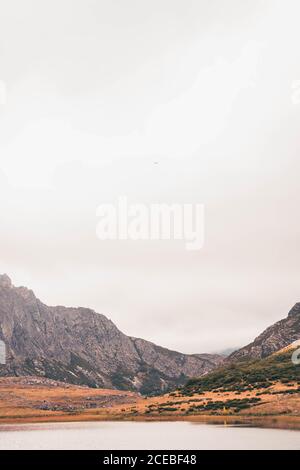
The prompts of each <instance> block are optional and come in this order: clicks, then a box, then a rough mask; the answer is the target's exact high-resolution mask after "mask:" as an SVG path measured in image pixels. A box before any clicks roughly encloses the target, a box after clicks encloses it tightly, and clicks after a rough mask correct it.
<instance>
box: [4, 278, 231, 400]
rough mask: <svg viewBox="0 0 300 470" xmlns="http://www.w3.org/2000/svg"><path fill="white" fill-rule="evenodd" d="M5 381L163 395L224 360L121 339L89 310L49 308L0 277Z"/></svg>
mask: <svg viewBox="0 0 300 470" xmlns="http://www.w3.org/2000/svg"><path fill="white" fill-rule="evenodd" d="M0 340H3V341H4V342H5V344H6V358H7V363H6V365H5V366H3V365H0V375H1V376H27V375H29V376H32V375H35V376H42V377H47V378H50V379H54V380H60V381H65V382H69V383H71V384H78V385H88V386H92V387H105V388H118V389H124V390H137V391H139V392H141V393H149V394H153V393H159V392H162V391H167V390H170V389H172V388H175V387H177V386H178V385H181V384H183V383H185V381H186V380H187V378H189V377H193V376H201V375H203V374H205V373H207V372H209V371H210V370H211V369H213V368H214V367H215V366H216V365H218V364H220V362H221V361H222V360H223V358H222V356H219V355H210V354H195V355H187V354H181V353H178V352H175V351H170V350H168V349H165V348H162V347H159V346H156V345H155V344H153V343H151V342H149V341H145V340H142V339H137V338H132V337H129V336H126V335H125V334H123V333H122V332H121V331H120V330H119V329H118V328H117V327H116V326H115V325H114V323H112V321H110V320H109V319H108V318H106V317H105V316H104V315H101V314H98V313H96V312H94V311H93V310H90V309H87V308H66V307H62V306H57V307H48V306H47V305H45V304H43V303H42V302H41V301H40V300H38V299H37V298H36V297H35V295H34V293H33V292H32V291H31V290H29V289H27V288H25V287H14V286H13V285H12V283H11V281H10V279H9V277H8V276H7V275H2V276H0Z"/></svg>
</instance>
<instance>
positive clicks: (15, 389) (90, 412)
mask: <svg viewBox="0 0 300 470" xmlns="http://www.w3.org/2000/svg"><path fill="white" fill-rule="evenodd" d="M22 380H23V381H22ZM22 380H19V379H14V380H10V379H0V424H1V423H17V422H42V421H47V422H48V421H55V422H59V421H64V422H65V421H100V420H189V421H204V422H211V423H215V422H221V423H224V422H225V423H228V424H229V423H243V422H244V423H245V422H247V423H250V422H251V423H253V422H255V423H256V424H257V425H263V424H264V425H268V426H278V427H293V428H300V394H298V393H295V394H288V393H280V394H275V395H274V394H273V395H272V394H271V393H270V392H288V391H289V390H291V389H296V388H297V384H294V386H293V387H291V386H289V387H287V386H286V385H284V384H281V383H278V384H276V385H273V386H272V387H270V389H268V393H267V394H263V395H260V396H259V398H261V401H260V402H259V403H258V404H255V405H253V406H252V405H251V406H250V407H249V408H247V409H243V410H241V411H239V412H238V413H237V412H235V411H234V410H232V409H227V408H226V404H225V402H226V400H232V399H238V400H241V399H244V398H247V399H251V398H254V397H257V393H260V392H265V390H263V389H262V390H255V391H247V392H240V393H236V392H205V393H203V394H195V395H193V396H192V397H187V396H181V395H180V392H177V393H176V394H175V395H174V394H166V395H163V396H160V397H152V398H143V397H141V396H139V395H138V394H136V393H133V392H123V391H118V390H104V389H90V388H86V387H79V386H78V387H77V386H72V385H65V384H59V383H55V382H53V384H50V385H49V384H39V383H38V384H35V383H31V384H27V383H26V380H25V381H24V379H22ZM54 384H55V385H54ZM217 401H221V402H224V407H223V408H221V409H219V410H218V411H217V412H216V411H214V412H208V411H202V410H197V409H196V410H193V411H192V412H191V411H190V408H191V407H193V406H195V405H196V406H199V405H202V404H204V405H205V404H207V403H214V402H217ZM42 408H47V409H42Z"/></svg>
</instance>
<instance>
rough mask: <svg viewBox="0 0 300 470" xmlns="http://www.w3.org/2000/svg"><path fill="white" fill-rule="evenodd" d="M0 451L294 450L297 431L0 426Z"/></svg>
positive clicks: (169, 425)
mask: <svg viewBox="0 0 300 470" xmlns="http://www.w3.org/2000/svg"><path fill="white" fill-rule="evenodd" d="M0 449H1V450H3V449H34V450H38V449H42V450H44V449H52V450H54V449H92V450H101V449H107V450H116V449H120V450H125V449H146V450H155V449H168V450H176V449H187V450H189V449H199V450H202V449H298V450H299V449H300V431H293V430H281V429H265V428H254V427H241V426H221V425H210V424H202V423H190V422H97V423H95V422H92V423H58V424H57V423H50V424H49V423H47V424H23V425H21V424H20V425H1V426H0Z"/></svg>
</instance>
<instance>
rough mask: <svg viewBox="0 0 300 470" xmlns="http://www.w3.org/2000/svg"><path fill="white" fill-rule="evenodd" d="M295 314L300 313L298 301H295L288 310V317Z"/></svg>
mask: <svg viewBox="0 0 300 470" xmlns="http://www.w3.org/2000/svg"><path fill="white" fill-rule="evenodd" d="M295 315H300V302H297V303H296V304H295V305H294V307H293V308H292V309H291V310H290V311H289V315H288V316H289V317H293V316H295Z"/></svg>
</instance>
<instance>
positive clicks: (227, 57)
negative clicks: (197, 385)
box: [0, 0, 300, 352]
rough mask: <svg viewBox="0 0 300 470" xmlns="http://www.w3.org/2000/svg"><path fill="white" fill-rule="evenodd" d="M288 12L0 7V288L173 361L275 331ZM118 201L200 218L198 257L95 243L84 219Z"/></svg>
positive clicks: (294, 181) (290, 34)
mask: <svg viewBox="0 0 300 470" xmlns="http://www.w3.org/2000/svg"><path fill="white" fill-rule="evenodd" d="M299 13H300V5H299V2H298V1H296V0H288V1H285V2H283V1H276V0H272V1H271V0H270V1H260V0H258V1H255V0H251V1H245V0H244V1H243V2H241V1H240V0H228V1H226V2H224V1H223V0H222V1H221V0H218V1H213V0H209V1H204V0H201V1H199V0H197V1H196V0H195V1H194V0H188V1H183V0H172V1H171V0H170V1H169V0H160V1H156V0H152V1H151V2H150V1H146V0H139V1H132V0H126V2H125V1H121V0H119V1H116V0H110V1H100V0H98V1H91V0H89V1H86V0H85V1H83V0H81V1H79V0H76V1H75V0H73V1H71V0H69V1H67V0H60V1H52V2H48V1H41V0H39V1H37V0H35V1H34V0H26V1H24V0H22V1H21V0H10V1H8V0H7V1H4V0H0V80H1V81H2V84H4V85H5V88H6V100H5V103H4V101H3V100H2V101H1V100H0V103H2V104H0V211H1V212H0V214H1V226H0V227H1V230H0V247H1V251H0V272H7V273H8V274H9V275H10V276H11V277H12V278H13V281H14V283H15V284H17V285H18V284H25V285H28V286H30V287H32V288H33V289H34V290H35V292H36V294H37V295H38V296H39V297H40V298H41V299H42V300H43V301H45V302H47V303H50V304H65V305H83V306H89V307H91V308H94V309H95V310H97V311H99V312H101V313H104V314H106V315H107V316H108V317H110V318H111V319H112V320H113V321H114V322H115V323H116V324H117V325H118V326H119V328H120V329H122V330H123V331H124V332H126V333H128V334H131V335H134V336H141V337H144V338H145V339H149V340H153V341H155V342H156V343H158V344H161V345H164V346H167V347H170V348H175V349H177V350H182V351H184V352H203V351H214V350H218V349H222V348H225V347H231V346H236V345H237V346H238V345H242V344H244V343H246V342H248V341H250V340H251V339H252V337H253V336H255V335H256V334H258V333H259V332H260V331H261V330H262V329H263V328H264V327H266V326H268V325H269V324H270V323H272V322H274V321H276V320H277V319H280V318H281V317H283V316H285V315H286V314H287V312H288V309H289V308H290V307H291V306H292V304H293V303H295V302H296V301H299V266H300V252H299V246H298V244H299V232H300V222H299V216H298V215H299V209H298V203H299V177H298V175H299V123H300V103H299V104H298V101H297V99H295V96H296V91H295V89H293V88H292V87H293V84H294V85H295V83H296V81H297V80H300V60H299V59H300V57H299V56H300V52H299V50H298V49H299V48H298V45H299V39H300V30H299V25H298V18H299ZM296 86H297V84H296ZM0 88H1V87H0ZM2 89H3V87H2ZM154 161H158V162H159V164H158V165H154V164H153V162H154ZM119 195H126V196H127V197H128V198H129V199H130V200H132V202H163V203H164V202H166V203H174V202H197V203H204V204H205V206H206V243H205V246H204V248H203V249H202V250H201V251H199V252H187V251H186V250H185V249H184V244H183V243H181V242H172V241H170V242H166V241H161V242H100V241H99V240H97V238H96V233H95V230H96V223H97V220H96V217H95V212H96V208H97V206H98V205H99V204H100V203H101V202H114V201H116V200H117V198H118V196H119Z"/></svg>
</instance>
